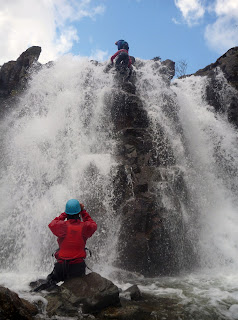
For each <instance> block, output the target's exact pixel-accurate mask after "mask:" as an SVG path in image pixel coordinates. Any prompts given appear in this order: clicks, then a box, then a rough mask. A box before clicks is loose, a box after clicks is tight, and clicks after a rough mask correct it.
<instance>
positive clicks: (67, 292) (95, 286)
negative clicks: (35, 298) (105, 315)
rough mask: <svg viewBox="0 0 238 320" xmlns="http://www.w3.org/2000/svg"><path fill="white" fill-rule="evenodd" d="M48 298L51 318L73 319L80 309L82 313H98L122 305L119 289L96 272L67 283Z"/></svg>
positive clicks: (48, 310) (48, 309)
mask: <svg viewBox="0 0 238 320" xmlns="http://www.w3.org/2000/svg"><path fill="white" fill-rule="evenodd" d="M46 298H47V300H48V304H47V310H46V311H47V313H48V315H49V316H53V315H60V316H72V317H73V316H77V315H78V310H79V309H80V310H81V311H82V313H98V312H99V311H101V310H102V309H104V308H107V307H109V306H118V305H120V299H119V290H118V288H117V287H116V286H115V285H114V284H113V283H112V282H111V281H109V280H107V279H105V278H103V277H101V276H100V275H99V274H97V273H95V272H92V273H90V274H88V275H86V276H84V277H80V278H73V279H69V280H67V281H65V282H64V284H63V285H62V286H60V288H59V291H58V292H54V293H50V294H49V295H47V297H46Z"/></svg>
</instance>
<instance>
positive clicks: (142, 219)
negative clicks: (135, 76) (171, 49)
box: [108, 60, 197, 276]
mask: <svg viewBox="0 0 238 320" xmlns="http://www.w3.org/2000/svg"><path fill="white" fill-rule="evenodd" d="M137 67H138V66H137ZM161 68H162V69H163V70H164V71H165V73H164V74H163V79H164V81H165V82H166V84H168V83H169V81H170V78H171V77H172V74H171V76H168V73H167V72H168V69H171V70H172V69H173V68H174V63H173V62H172V61H170V60H166V61H165V62H164V64H163V65H162V64H161V62H160V61H154V64H153V70H154V72H158V73H159V74H161V72H160V71H161V70H162V69H161ZM163 101H164V105H163V106H162V109H163V112H164V113H165V114H167V115H168V117H169V118H170V119H171V121H173V125H174V128H176V129H177V131H178V134H179V131H180V130H181V129H180V127H179V125H178V123H179V120H178V116H177V109H176V104H175V102H174V101H173V99H172V98H169V97H167V96H164V97H163ZM108 105H109V106H110V110H111V115H112V121H113V124H114V131H115V132H116V135H117V138H118V147H117V150H116V152H115V156H116V158H117V161H118V163H119V165H118V171H117V176H116V177H115V179H114V193H115V203H114V205H115V210H116V211H117V212H120V214H121V228H120V233H119V241H118V259H117V266H119V267H120V268H123V269H125V270H129V271H131V272H136V273H141V274H143V275H145V276H158V275H172V274H175V273H178V272H180V271H182V270H184V269H186V268H191V267H192V266H193V265H196V261H197V260H196V258H195V253H194V250H193V248H192V246H191V245H189V240H188V239H189V237H186V230H185V228H183V217H182V208H181V202H180V201H179V197H181V194H183V193H184V194H188V190H186V189H185V184H184V181H183V174H182V173H181V172H180V170H179V169H178V168H177V167H176V163H175V157H174V156H173V150H172V146H171V145H170V142H169V140H168V138H167V136H166V134H165V132H164V131H163V129H162V128H161V126H157V127H155V126H152V123H150V119H149V116H148V114H147V112H146V110H145V108H144V105H143V102H142V100H141V99H140V98H139V97H138V96H137V95H135V94H132V93H128V92H127V91H126V90H123V88H122V86H121V87H119V88H118V90H115V91H114V92H113V93H112V95H111V98H110V99H109V100H108ZM152 127H153V129H152ZM154 130H155V131H154ZM154 135H155V136H156V143H155V142H154V140H155V139H154ZM178 185H179V186H180V189H181V190H180V191H181V193H179V191H178V189H179V188H178ZM183 188H184V189H183ZM182 192H183V193H182ZM163 198H166V199H167V198H168V199H171V200H169V201H170V202H171V207H172V209H169V208H166V205H163V201H162V199H163ZM188 198H189V197H188V196H187V197H184V201H185V203H186V206H187V205H188V206H189V199H188ZM169 217H171V218H169ZM170 220H173V222H172V223H170ZM172 230H173V231H172ZM185 251H186V252H185ZM180 257H182V259H180ZM184 261H186V263H184Z"/></svg>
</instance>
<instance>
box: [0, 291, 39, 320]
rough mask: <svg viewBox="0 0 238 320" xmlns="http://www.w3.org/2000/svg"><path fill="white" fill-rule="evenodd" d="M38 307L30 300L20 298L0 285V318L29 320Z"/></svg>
mask: <svg viewBox="0 0 238 320" xmlns="http://www.w3.org/2000/svg"><path fill="white" fill-rule="evenodd" d="M37 313H38V309H37V308H36V307H35V306H34V305H33V304H31V303H30V302H28V301H26V300H24V299H20V298H19V296H18V295H17V294H16V293H15V292H13V291H10V290H9V289H7V288H5V287H3V286H0V319H1V320H31V319H33V316H34V315H36V314H37Z"/></svg>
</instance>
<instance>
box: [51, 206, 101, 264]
mask: <svg viewBox="0 0 238 320" xmlns="http://www.w3.org/2000/svg"><path fill="white" fill-rule="evenodd" d="M81 216H82V219H83V221H80V220H75V219H70V220H66V221H64V220H65V219H66V218H67V214H66V213H65V212H63V213H61V215H60V216H59V217H56V218H55V219H54V220H52V221H51V223H50V224H49V228H50V230H51V231H52V233H53V234H54V235H55V236H57V237H58V239H57V241H58V244H59V250H58V251H57V252H56V254H55V257H56V259H57V260H58V262H63V260H71V259H73V261H71V262H70V263H80V262H82V261H83V259H84V258H85V257H86V252H85V245H86V241H87V239H88V238H90V237H91V236H92V235H93V233H94V232H95V231H96V230H97V224H96V222H95V221H93V219H92V218H91V217H90V215H89V214H88V213H87V212H86V210H83V211H82V212H81Z"/></svg>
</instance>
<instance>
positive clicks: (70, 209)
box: [65, 199, 81, 215]
mask: <svg viewBox="0 0 238 320" xmlns="http://www.w3.org/2000/svg"><path fill="white" fill-rule="evenodd" d="M80 211H81V207H80V203H79V201H78V200H76V199H71V200H69V201H67V203H66V206H65V213H67V214H71V215H73V214H77V213H79V212H80Z"/></svg>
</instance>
